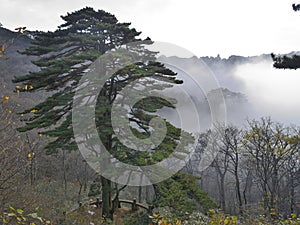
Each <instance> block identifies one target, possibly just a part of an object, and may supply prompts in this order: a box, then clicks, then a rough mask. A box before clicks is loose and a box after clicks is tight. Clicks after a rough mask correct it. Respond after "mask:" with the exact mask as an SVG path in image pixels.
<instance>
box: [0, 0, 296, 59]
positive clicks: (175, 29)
mask: <svg viewBox="0 0 300 225" xmlns="http://www.w3.org/2000/svg"><path fill="white" fill-rule="evenodd" d="M297 1H299V0H247V1H245V0H226V1H224V0H185V1H183V0H68V1H66V0H51V1H46V0H26V1H24V0H0V5H1V13H0V22H1V23H2V24H3V26H4V27H6V28H9V29H14V28H16V27H19V26H27V28H28V29H29V30H44V31H46V30H55V29H56V27H57V26H58V25H60V24H61V23H62V20H61V19H60V15H65V14H66V13H67V12H72V11H74V10H77V9H80V8H83V7H85V6H91V7H93V8H95V9H104V10H106V11H108V12H110V13H113V14H115V15H116V17H117V18H118V19H119V21H120V22H132V27H134V28H136V29H137V30H139V31H142V32H143V37H147V36H149V37H151V38H152V40H154V41H164V42H170V43H173V44H176V45H179V46H181V47H184V48H186V49H187V50H189V51H191V52H193V53H195V54H196V55H197V56H206V55H209V56H216V55H217V54H220V55H221V57H228V56H229V55H232V54H235V55H243V56H249V55H258V54H262V53H271V52H275V53H288V52H290V51H298V50H300V49H299V46H300V12H294V11H293V10H292V6H291V5H292V3H297ZM298 3H300V1H299V2H298Z"/></svg>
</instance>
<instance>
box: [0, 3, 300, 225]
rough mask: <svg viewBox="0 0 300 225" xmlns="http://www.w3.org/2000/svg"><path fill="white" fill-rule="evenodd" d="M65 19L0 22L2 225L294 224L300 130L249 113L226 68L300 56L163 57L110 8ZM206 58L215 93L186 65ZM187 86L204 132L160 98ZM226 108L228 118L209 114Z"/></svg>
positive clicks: (286, 63) (174, 103)
mask: <svg viewBox="0 0 300 225" xmlns="http://www.w3.org/2000/svg"><path fill="white" fill-rule="evenodd" d="M299 8H300V5H295V4H294V5H293V6H292V9H293V10H294V11H299ZM291 13H292V12H291ZM61 18H62V20H63V23H62V24H60V25H59V26H58V28H57V29H56V30H55V31H48V32H43V31H28V30H26V27H20V28H17V29H16V30H15V31H10V30H8V29H6V28H3V27H0V86H1V87H2V88H1V90H0V103H1V104H0V117H1V120H0V122H1V123H0V133H1V139H0V157H1V159H0V223H1V224H30V225H34V224H87V225H96V224H116V225H118V224H127V225H134V224H139V225H142V224H145V225H150V224H152V225H154V224H158V225H168V224H170V225H180V224H193V225H196V224H212V225H217V224H224V225H225V224H262V225H263V224H266V225H267V224H300V161H299V159H300V151H299V149H300V127H299V126H297V125H291V124H293V123H291V124H287V123H284V122H282V121H276V120H274V119H273V118H272V117H271V113H270V115H265V116H262V117H261V116H260V115H255V112H254V111H253V112H252V111H251V107H252V106H251V104H250V103H249V102H248V100H247V96H246V95H245V94H244V93H241V92H240V91H239V90H238V91H237V90H235V86H237V83H235V81H232V80H231V78H232V77H231V76H230V74H231V73H233V71H234V69H235V68H236V66H237V65H243V64H249V63H253V62H257V61H272V64H273V66H274V70H278V69H295V70H296V69H299V68H300V63H299V56H298V55H276V54H271V55H267V54H266V55H260V56H253V57H242V56H231V57H229V58H228V59H221V58H220V56H217V57H200V58H194V57H193V58H180V57H175V56H173V57H167V56H158V52H155V51H151V50H149V48H148V47H149V46H151V45H152V44H153V43H154V42H153V41H152V40H151V39H150V38H149V37H148V38H145V39H142V38H141V37H140V36H141V32H139V31H137V30H136V29H134V28H132V27H131V24H130V23H122V22H119V21H118V19H117V18H116V17H115V16H114V15H112V14H111V13H109V12H106V11H103V10H95V9H93V8H91V7H85V8H82V9H80V10H77V11H74V12H69V13H67V14H66V15H64V16H61ZM162 62H165V63H162ZM170 65H175V66H173V67H172V66H170ZM201 65H205V68H206V67H207V68H209V71H212V73H213V74H215V76H216V78H217V79H218V80H219V83H220V87H219V88H217V89H215V88H209V82H208V79H207V80H206V78H203V79H202V82H204V83H203V84H201V85H203V86H206V87H207V90H205V91H203V90H202V91H200V90H197V88H193V87H192V86H191V84H190V83H189V82H190V81H189V80H188V79H186V77H187V75H185V74H184V73H183V72H182V71H181V70H180V69H178V68H187V67H189V69H190V70H193V69H194V68H195V67H200V66H201ZM186 71H188V69H186ZM201 71H203V74H201V73H202V72H201ZM201 71H200V73H199V74H197V76H203V77H205V76H207V74H204V73H206V72H205V71H206V70H201ZM206 82H207V85H206ZM182 87H183V89H184V90H186V93H188V94H189V95H190V96H189V97H190V99H192V100H193V101H194V103H195V104H197V107H196V108H197V109H196V110H198V111H197V112H198V113H201V118H200V122H201V123H202V127H201V130H199V132H194V131H192V128H191V127H190V126H186V129H183V128H182V126H177V124H178V118H177V116H178V115H177V116H176V115H175V113H174V112H175V111H176V109H178V108H179V109H180V107H181V109H180V110H181V111H182V112H185V113H189V111H190V108H186V105H183V106H180V105H179V104H178V102H180V99H178V98H177V96H176V94H174V95H172V96H167V97H165V96H163V95H161V94H158V93H164V94H167V90H169V89H172V88H173V89H174V90H179V89H180V88H182ZM199 93H200V94H199ZM220 93H221V96H222V99H221V100H220V98H219V96H220ZM212 103H213V105H212ZM224 104H225V105H226V110H227V115H228V116H227V117H228V118H227V119H228V120H227V121H228V123H223V121H217V120H214V119H213V118H210V117H213V116H214V115H212V114H213V112H212V111H213V110H212V108H214V107H215V108H216V109H217V110H220V109H223V108H224V107H223V105H224ZM178 105H179V106H178ZM246 114H247V115H246ZM180 116H181V115H179V117H180ZM189 119H190V120H191V121H192V123H191V124H192V125H193V124H195V123H197V122H196V121H194V117H193V116H190V118H189ZM296 122H297V121H295V123H296ZM124 140H125V141H124Z"/></svg>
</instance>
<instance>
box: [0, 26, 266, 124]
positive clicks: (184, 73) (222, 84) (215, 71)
mask: <svg viewBox="0 0 300 225" xmlns="http://www.w3.org/2000/svg"><path fill="white" fill-rule="evenodd" d="M31 43H32V39H31V38H30V37H29V36H28V35H23V34H20V33H17V32H12V31H10V30H7V29H5V28H0V45H4V46H5V53H4V55H3V57H2V58H0V87H1V88H0V98H1V99H3V97H4V96H6V95H9V96H13V98H14V99H15V101H16V102H19V103H20V102H21V103H25V104H22V105H23V107H28V106H29V105H30V106H32V105H33V104H34V103H36V101H38V100H41V99H43V98H45V96H46V95H45V94H43V93H42V92H33V93H21V94H20V95H17V94H16V93H14V92H13V91H14V89H15V85H16V84H13V83H12V82H11V80H12V79H13V78H14V77H15V76H20V75H24V74H26V73H28V72H29V71H37V70H38V68H37V67H36V66H35V65H33V64H32V63H31V61H32V60H34V59H36V58H35V57H29V56H26V55H22V54H19V52H22V51H23V50H25V49H26V48H27V47H29V46H30V45H31ZM160 60H162V61H163V62H165V63H166V65H167V66H168V67H170V68H171V69H172V70H174V71H175V72H177V73H178V76H179V77H180V78H182V79H183V80H184V81H185V82H184V84H183V85H182V87H183V89H185V90H186V92H187V93H188V94H189V95H190V97H191V99H192V100H193V101H194V102H195V103H196V104H197V107H198V112H199V113H200V114H201V117H202V120H203V121H202V124H205V125H204V126H203V127H206V126H207V125H208V124H210V120H209V118H208V117H209V113H210V109H209V105H208V102H207V96H208V95H210V96H212V95H213V94H214V90H216V89H217V88H220V90H222V92H223V95H224V99H225V101H226V107H227V111H228V112H229V113H228V115H230V116H229V118H228V119H229V121H230V122H237V121H238V123H239V122H240V121H242V120H244V119H245V117H246V111H247V112H250V111H251V110H249V109H251V106H250V105H249V103H248V102H247V97H246V96H244V95H243V94H242V93H239V92H240V91H241V90H240V89H239V87H240V83H239V81H238V80H237V79H233V77H232V74H233V72H234V69H235V68H236V66H237V65H242V64H246V63H253V62H260V61H263V60H271V56H270V55H266V54H265V55H260V56H251V57H243V56H230V57H229V58H227V59H223V58H221V57H220V56H217V57H200V58H197V57H192V58H178V57H165V56H161V57H160ZM195 69H196V70H198V71H199V74H197V76H199V77H200V78H201V79H200V82H199V83H200V86H201V87H200V88H199V87H198V86H199V84H197V82H195V80H193V79H191V78H190V77H189V74H188V73H189V72H191V71H194V70H195ZM211 77H214V79H215V80H216V81H217V82H218V84H219V85H217V86H216V85H212V82H211V80H210V79H211ZM187 110H188V109H187ZM169 115H170V114H169ZM203 115H205V116H203ZM175 119H176V118H175V117H174V120H175Z"/></svg>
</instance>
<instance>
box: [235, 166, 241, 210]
mask: <svg viewBox="0 0 300 225" xmlns="http://www.w3.org/2000/svg"><path fill="white" fill-rule="evenodd" d="M234 176H235V185H236V193H237V199H238V202H239V213H240V214H243V200H242V195H241V188H240V180H239V176H238V171H237V168H236V169H235V172H234Z"/></svg>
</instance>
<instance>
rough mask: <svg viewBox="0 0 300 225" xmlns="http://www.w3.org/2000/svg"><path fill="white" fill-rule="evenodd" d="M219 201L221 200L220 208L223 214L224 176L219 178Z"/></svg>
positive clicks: (224, 206) (224, 204)
mask: <svg viewBox="0 0 300 225" xmlns="http://www.w3.org/2000/svg"><path fill="white" fill-rule="evenodd" d="M220 198H221V199H220V200H221V208H222V210H223V211H224V212H225V209H226V202H225V176H223V175H222V176H221V177H220Z"/></svg>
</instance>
